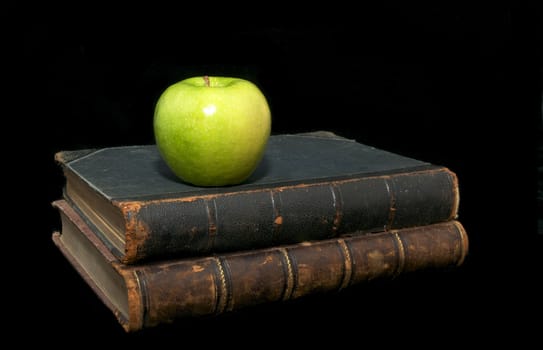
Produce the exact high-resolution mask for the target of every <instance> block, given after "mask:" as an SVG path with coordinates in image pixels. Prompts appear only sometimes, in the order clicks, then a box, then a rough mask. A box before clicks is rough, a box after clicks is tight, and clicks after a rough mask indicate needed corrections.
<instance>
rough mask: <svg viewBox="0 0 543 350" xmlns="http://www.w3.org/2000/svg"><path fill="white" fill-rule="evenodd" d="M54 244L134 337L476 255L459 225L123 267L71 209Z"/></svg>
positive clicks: (58, 204)
mask: <svg viewBox="0 0 543 350" xmlns="http://www.w3.org/2000/svg"><path fill="white" fill-rule="evenodd" d="M53 206H54V207H55V208H57V209H58V211H59V213H60V216H61V223H62V227H61V230H60V231H55V232H54V233H53V235H52V239H53V241H54V243H55V245H56V246H57V247H58V248H59V249H60V251H61V252H62V253H63V254H64V256H65V257H66V258H67V260H68V261H69V262H70V263H71V264H72V266H73V267H74V268H75V269H76V270H77V272H78V273H79V274H80V275H81V277H82V278H83V279H84V280H85V281H86V282H87V283H88V285H89V286H90V287H91V288H92V290H93V291H94V292H95V293H96V295H97V296H98V297H99V298H100V299H101V300H102V301H103V303H104V304H105V305H106V306H107V307H108V308H109V309H110V310H111V311H112V313H113V314H114V315H115V317H116V318H117V320H118V322H119V323H120V325H121V326H122V327H123V329H124V330H125V331H126V332H135V331H140V330H142V329H145V328H150V327H156V326H159V325H161V324H168V323H172V322H175V321H176V320H179V319H181V318H187V317H213V316H215V315H220V314H223V313H227V312H232V311H236V310H240V309H241V308H245V307H249V306H252V305H259V304H263V303H274V302H277V303H279V302H282V301H287V300H294V299H297V298H301V297H304V296H308V295H313V294H317V293H332V292H340V291H342V290H344V289H345V288H348V287H350V286H353V285H356V284H360V283H362V282H369V281H371V280H376V279H393V278H395V277H397V276H399V275H401V274H407V273H410V272H415V271H422V270H430V269H434V270H435V269H438V270H439V271H441V270H445V269H452V268H456V267H458V266H460V265H462V263H463V262H464V259H465V257H466V255H467V253H468V237H467V234H466V232H465V230H464V227H463V226H462V225H461V223H460V222H459V221H458V220H450V221H446V222H440V223H436V224H430V225H426V226H421V227H411V228H405V229H399V230H390V231H384V232H380V233H372V234H368V235H361V234H356V233H352V234H344V235H341V236H340V237H336V238H331V239H325V240H320V241H311V242H300V243H295V244H290V245H281V246H275V247H268V248H261V249H255V250H248V251H240V252H230V253H224V254H213V255H209V256H204V257H192V258H183V259H171V260H162V261H154V262H149V263H146V264H143V263H142V264H132V265H127V264H122V263H121V262H120V261H119V260H118V259H117V258H116V257H115V256H114V255H113V254H112V253H111V251H110V250H109V249H108V248H107V247H106V246H105V245H104V244H103V242H102V241H101V240H100V239H99V238H98V237H97V235H96V232H94V231H93V230H92V229H91V227H89V226H88V225H87V224H86V222H85V220H84V219H83V218H82V217H81V216H79V214H78V213H77V211H75V210H74V209H73V207H71V206H70V204H69V203H68V202H66V201H65V200H58V201H55V202H53Z"/></svg>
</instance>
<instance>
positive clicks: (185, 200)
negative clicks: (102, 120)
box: [55, 134, 459, 263]
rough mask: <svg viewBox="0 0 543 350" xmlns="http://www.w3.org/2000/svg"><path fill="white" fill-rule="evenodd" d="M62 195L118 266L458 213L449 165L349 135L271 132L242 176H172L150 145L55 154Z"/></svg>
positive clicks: (378, 228)
mask: <svg viewBox="0 0 543 350" xmlns="http://www.w3.org/2000/svg"><path fill="white" fill-rule="evenodd" d="M55 159H56V161H57V162H58V164H60V165H61V168H62V169H63V173H64V174H65V178H66V185H65V187H64V198H65V199H67V200H68V201H70V202H71V203H72V204H73V205H75V206H76V207H78V208H79V209H80V211H81V212H82V213H83V214H84V216H85V217H87V218H88V219H89V220H90V221H91V223H92V224H93V225H95V226H96V227H97V228H98V229H99V232H100V239H102V240H103V241H104V243H105V244H106V246H107V247H108V248H109V249H110V250H111V251H112V252H113V254H114V255H115V257H117V258H119V259H120V260H121V261H122V262H123V263H135V262H138V261H143V260H146V259H147V260H149V259H157V258H164V257H174V256H175V257H182V256H183V257H188V256H196V255H206V254H209V253H215V252H228V251H234V250H243V249H254V248H264V247H269V246H274V245H277V244H289V243H297V242H302V241H306V240H318V239H326V238H333V237H337V236H338V235H340V234H342V233H346V232H352V231H361V232H374V231H382V230H388V229H398V228H404V227H410V226H421V225H426V224H431V223H436V222H441V221H447V220H450V219H453V218H456V217H457V211H458V204H459V188H458V179H457V177H456V175H455V173H453V172H452V171H451V170H450V169H448V168H446V167H444V166H440V165H434V164H430V163H427V162H424V161H420V160H417V159H412V158H408V157H405V156H402V155H399V154H394V153H391V152H387V151H385V150H381V149H377V148H374V147H371V146H368V145H364V144H361V143H359V142H356V141H354V140H350V139H346V138H342V137H337V136H332V137H321V136H315V135H314V134H288V135H273V136H271V138H270V140H269V144H268V146H267V150H266V153H265V155H264V158H263V160H262V162H261V164H260V166H259V168H258V169H257V170H256V172H255V173H254V174H253V176H252V177H251V178H250V179H249V180H248V181H247V182H245V183H243V184H240V185H237V186H229V187H214V188H209V187H195V186H191V185H188V184H185V183H182V182H180V181H179V180H177V179H176V178H175V177H174V175H173V174H172V173H171V172H170V171H169V169H168V168H167V166H166V165H165V163H164V162H163V160H162V159H161V157H160V155H159V153H158V151H157V148H156V147H155V146H154V145H141V146H126V147H111V148H103V149H93V150H73V151H60V152H58V153H56V155H55Z"/></svg>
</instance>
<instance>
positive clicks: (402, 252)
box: [392, 232, 405, 276]
mask: <svg viewBox="0 0 543 350" xmlns="http://www.w3.org/2000/svg"><path fill="white" fill-rule="evenodd" d="M392 236H393V237H394V239H395V240H396V243H397V244H398V268H397V269H396V273H395V275H396V276H398V275H399V274H400V273H402V271H403V269H404V266H405V248H404V245H403V242H402V239H401V238H400V236H399V235H398V232H394V233H393V234H392Z"/></svg>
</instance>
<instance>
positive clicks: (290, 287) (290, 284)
mask: <svg viewBox="0 0 543 350" xmlns="http://www.w3.org/2000/svg"><path fill="white" fill-rule="evenodd" d="M279 252H280V253H281V254H282V255H283V258H284V259H285V262H286V265H287V266H286V267H287V285H286V288H285V293H283V300H288V299H290V298H291V296H292V293H293V292H294V272H293V270H292V262H291V260H290V257H289V255H288V251H287V250H286V249H285V248H279Z"/></svg>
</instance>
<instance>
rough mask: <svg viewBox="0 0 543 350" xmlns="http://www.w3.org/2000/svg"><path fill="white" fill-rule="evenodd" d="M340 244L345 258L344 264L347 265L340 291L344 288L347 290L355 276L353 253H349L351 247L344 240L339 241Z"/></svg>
mask: <svg viewBox="0 0 543 350" xmlns="http://www.w3.org/2000/svg"><path fill="white" fill-rule="evenodd" d="M337 242H338V243H339V246H340V247H341V250H342V252H343V256H344V258H345V259H344V264H345V270H344V271H345V272H344V274H343V280H342V281H341V286H340V287H339V290H342V289H343V288H346V287H348V286H349V284H350V282H351V277H352V275H353V260H352V258H351V252H350V251H349V247H348V246H347V243H346V242H345V240H343V239H339V240H338V241H337Z"/></svg>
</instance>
